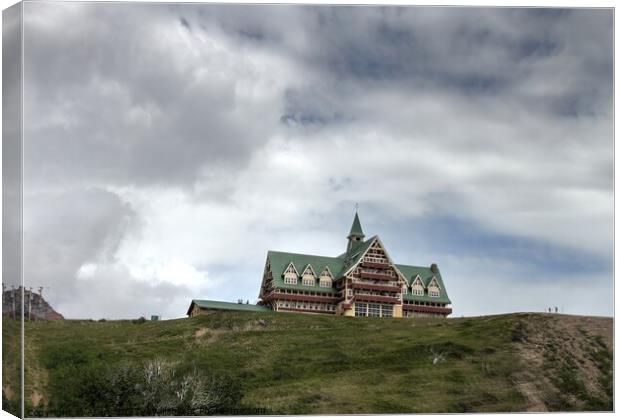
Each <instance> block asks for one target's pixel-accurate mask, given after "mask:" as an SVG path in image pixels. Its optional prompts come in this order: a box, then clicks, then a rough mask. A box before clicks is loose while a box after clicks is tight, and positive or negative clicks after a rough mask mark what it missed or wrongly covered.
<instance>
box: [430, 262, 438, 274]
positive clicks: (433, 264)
mask: <svg viewBox="0 0 620 420" xmlns="http://www.w3.org/2000/svg"><path fill="white" fill-rule="evenodd" d="M431 271H432V272H433V273H435V274H436V273H437V271H438V270H437V264H435V263H432V264H431Z"/></svg>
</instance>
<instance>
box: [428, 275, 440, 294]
mask: <svg viewBox="0 0 620 420" xmlns="http://www.w3.org/2000/svg"><path fill="white" fill-rule="evenodd" d="M428 295H429V296H432V297H439V284H437V279H436V278H435V277H433V279H432V280H431V282H430V284H429V285H428Z"/></svg>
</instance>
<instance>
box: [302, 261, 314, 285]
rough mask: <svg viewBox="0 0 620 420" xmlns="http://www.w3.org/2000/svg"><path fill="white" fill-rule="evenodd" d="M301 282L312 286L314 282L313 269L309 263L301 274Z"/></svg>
mask: <svg viewBox="0 0 620 420" xmlns="http://www.w3.org/2000/svg"><path fill="white" fill-rule="evenodd" d="M301 284H303V285H304V286H314V285H315V284H316V274H314V270H313V269H312V266H311V265H310V264H308V266H307V267H306V269H305V270H304V272H303V274H302V275H301Z"/></svg>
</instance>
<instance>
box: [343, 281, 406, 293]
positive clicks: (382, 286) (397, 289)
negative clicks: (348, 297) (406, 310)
mask: <svg viewBox="0 0 620 420" xmlns="http://www.w3.org/2000/svg"><path fill="white" fill-rule="evenodd" d="M353 289H364V290H376V291H378V292H393V293H400V292H401V289H400V287H398V286H388V285H385V284H369V283H362V282H353Z"/></svg>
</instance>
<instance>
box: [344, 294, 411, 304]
mask: <svg viewBox="0 0 620 420" xmlns="http://www.w3.org/2000/svg"><path fill="white" fill-rule="evenodd" d="M352 302H381V303H393V304H398V303H400V300H399V299H398V298H395V297H391V296H379V295H361V294H356V295H355V296H353V299H352Z"/></svg>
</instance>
